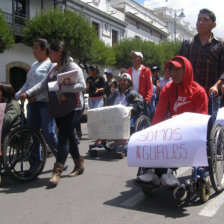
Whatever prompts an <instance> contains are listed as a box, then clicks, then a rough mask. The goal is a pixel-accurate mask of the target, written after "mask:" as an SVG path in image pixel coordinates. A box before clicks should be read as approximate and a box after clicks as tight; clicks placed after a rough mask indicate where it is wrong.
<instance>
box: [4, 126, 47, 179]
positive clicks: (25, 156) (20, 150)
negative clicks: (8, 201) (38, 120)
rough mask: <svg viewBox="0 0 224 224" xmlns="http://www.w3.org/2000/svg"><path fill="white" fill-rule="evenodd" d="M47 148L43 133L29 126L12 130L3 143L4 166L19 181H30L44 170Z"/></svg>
mask: <svg viewBox="0 0 224 224" xmlns="http://www.w3.org/2000/svg"><path fill="white" fill-rule="evenodd" d="M46 158H47V149H46V145H45V142H44V139H43V137H42V136H41V134H40V133H39V132H38V131H36V130H35V129H32V128H29V127H25V126H23V127H19V128H17V129H15V130H13V131H12V132H10V133H9V134H8V135H7V137H6V138H5V140H4V143H3V166H4V169H5V171H6V173H7V174H8V175H9V176H10V177H12V178H13V179H14V180H15V181H17V182H28V181H31V180H34V179H36V178H37V176H38V175H39V174H40V173H41V172H42V170H43V168H44V165H45V162H46Z"/></svg>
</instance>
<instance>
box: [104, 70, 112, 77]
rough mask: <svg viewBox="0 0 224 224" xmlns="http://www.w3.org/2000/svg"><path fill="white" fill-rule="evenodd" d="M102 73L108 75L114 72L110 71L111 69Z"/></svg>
mask: <svg viewBox="0 0 224 224" xmlns="http://www.w3.org/2000/svg"><path fill="white" fill-rule="evenodd" d="M104 74H108V75H112V76H113V75H114V73H113V72H112V71H106V72H104Z"/></svg>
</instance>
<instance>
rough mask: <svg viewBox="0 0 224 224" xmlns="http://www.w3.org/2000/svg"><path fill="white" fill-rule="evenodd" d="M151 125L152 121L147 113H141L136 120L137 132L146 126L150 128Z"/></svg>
mask: <svg viewBox="0 0 224 224" xmlns="http://www.w3.org/2000/svg"><path fill="white" fill-rule="evenodd" d="M150 126H151V121H150V119H149V118H148V117H147V116H146V115H141V116H140V117H139V118H138V119H137V120H136V121H135V132H137V131H141V130H143V129H145V128H148V127H150Z"/></svg>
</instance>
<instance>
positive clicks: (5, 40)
mask: <svg viewBox="0 0 224 224" xmlns="http://www.w3.org/2000/svg"><path fill="white" fill-rule="evenodd" d="M13 44H14V37H13V35H12V33H11V30H10V28H9V25H8V24H7V22H6V21H5V19H4V16H3V14H2V12H1V11H0V53H3V52H4V51H5V50H8V49H10V48H12V47H13Z"/></svg>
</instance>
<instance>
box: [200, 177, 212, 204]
mask: <svg viewBox="0 0 224 224" xmlns="http://www.w3.org/2000/svg"><path fill="white" fill-rule="evenodd" d="M209 186H210V185H209V181H208V180H199V183H198V194H199V198H200V200H201V202H202V203H205V202H207V201H208V199H209V197H210V187H209Z"/></svg>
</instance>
